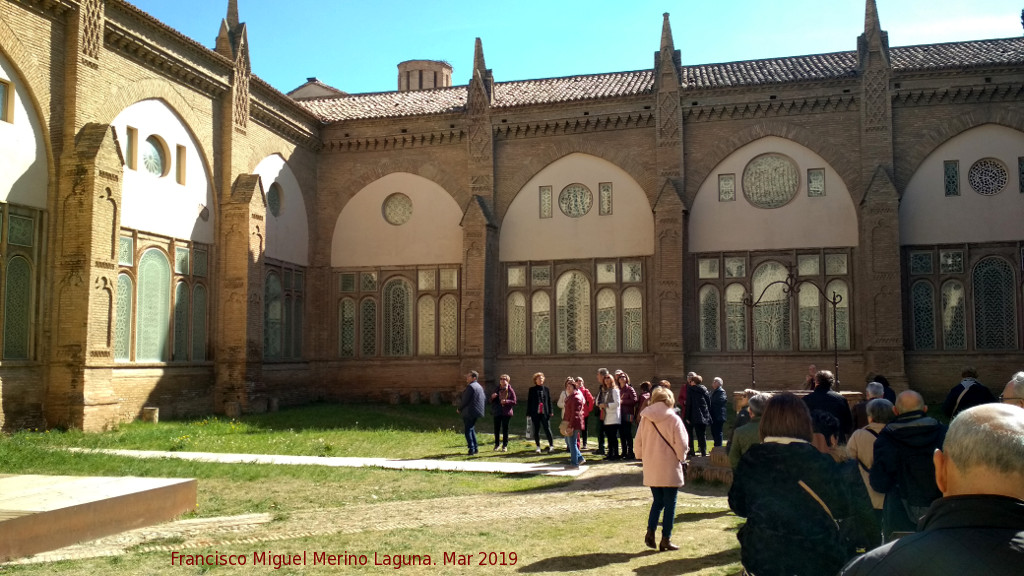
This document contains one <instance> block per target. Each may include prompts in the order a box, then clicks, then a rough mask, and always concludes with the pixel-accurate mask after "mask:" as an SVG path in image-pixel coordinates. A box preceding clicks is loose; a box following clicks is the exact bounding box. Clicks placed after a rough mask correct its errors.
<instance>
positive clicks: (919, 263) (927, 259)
mask: <svg viewBox="0 0 1024 576" xmlns="http://www.w3.org/2000/svg"><path fill="white" fill-rule="evenodd" d="M931 273H932V253H931V252H911V253H910V275H911V276H918V275H922V274H931Z"/></svg>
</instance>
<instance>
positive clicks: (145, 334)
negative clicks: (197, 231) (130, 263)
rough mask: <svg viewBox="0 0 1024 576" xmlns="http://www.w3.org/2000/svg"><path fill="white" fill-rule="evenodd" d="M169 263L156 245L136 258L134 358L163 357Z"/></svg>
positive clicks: (150, 359) (167, 322)
mask: <svg viewBox="0 0 1024 576" xmlns="http://www.w3.org/2000/svg"><path fill="white" fill-rule="evenodd" d="M170 310H171V264H170V262H168V261H167V256H165V255H164V253H163V252H161V251H160V250H157V249H153V248H151V249H149V250H146V252H145V253H143V254H142V257H141V258H140V259H139V306H138V318H137V319H136V323H135V359H136V360H137V361H139V362H164V361H166V360H167V340H168V338H169V336H170V324H171V312H170Z"/></svg>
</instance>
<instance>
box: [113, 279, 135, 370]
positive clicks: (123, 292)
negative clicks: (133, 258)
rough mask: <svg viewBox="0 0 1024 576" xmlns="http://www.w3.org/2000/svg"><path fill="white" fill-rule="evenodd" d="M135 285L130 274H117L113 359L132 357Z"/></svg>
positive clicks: (123, 359)
mask: <svg viewBox="0 0 1024 576" xmlns="http://www.w3.org/2000/svg"><path fill="white" fill-rule="evenodd" d="M134 296H135V286H134V284H133V282H132V278H131V276H129V275H127V274H118V275H117V317H116V318H115V322H116V324H115V325H114V359H115V360H121V361H124V362H128V361H130V360H131V359H132V357H131V353H132V351H131V347H132V299H133V298H134Z"/></svg>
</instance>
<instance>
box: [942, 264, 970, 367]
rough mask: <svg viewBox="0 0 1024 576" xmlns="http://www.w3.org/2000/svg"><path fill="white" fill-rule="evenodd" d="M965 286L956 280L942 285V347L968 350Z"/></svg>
mask: <svg viewBox="0 0 1024 576" xmlns="http://www.w3.org/2000/svg"><path fill="white" fill-rule="evenodd" d="M964 307H965V306H964V286H963V284H961V283H960V282H958V281H956V280H950V281H948V282H946V283H945V284H943V285H942V347H943V348H945V349H946V350H966V349H967V335H966V334H967V329H966V326H967V322H966V320H965V318H964Z"/></svg>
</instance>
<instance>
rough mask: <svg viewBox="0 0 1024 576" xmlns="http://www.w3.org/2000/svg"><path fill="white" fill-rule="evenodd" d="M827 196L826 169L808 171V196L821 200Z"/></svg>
mask: <svg viewBox="0 0 1024 576" xmlns="http://www.w3.org/2000/svg"><path fill="white" fill-rule="evenodd" d="M824 195H825V169H824V168H810V169H808V170H807V196H808V197H810V198H820V197H822V196H824Z"/></svg>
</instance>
